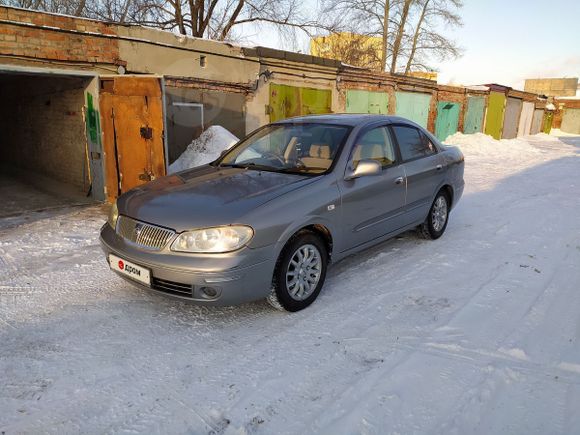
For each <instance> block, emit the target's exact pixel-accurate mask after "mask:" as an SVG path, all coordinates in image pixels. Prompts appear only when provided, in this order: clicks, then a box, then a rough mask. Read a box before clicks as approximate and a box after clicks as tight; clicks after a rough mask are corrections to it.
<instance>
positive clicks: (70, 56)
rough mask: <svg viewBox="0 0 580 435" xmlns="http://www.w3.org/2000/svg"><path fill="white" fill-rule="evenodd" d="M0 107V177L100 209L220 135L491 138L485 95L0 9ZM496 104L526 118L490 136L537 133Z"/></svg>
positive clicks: (538, 105) (517, 95) (289, 56)
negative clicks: (286, 128) (213, 133)
mask: <svg viewBox="0 0 580 435" xmlns="http://www.w3.org/2000/svg"><path fill="white" fill-rule="evenodd" d="M0 93H1V94H2V96H3V97H4V98H3V99H2V101H0V125H1V126H2V127H3V131H4V132H6V134H4V135H3V139H2V143H1V144H0V162H1V163H0V171H2V172H4V173H21V174H31V173H38V174H42V175H43V176H46V177H49V178H51V179H54V180H59V181H60V182H62V183H65V184H66V185H67V186H69V187H71V188H72V189H76V190H77V191H78V192H80V193H82V194H90V195H91V196H92V197H93V198H94V199H97V200H105V199H108V200H112V199H114V198H115V197H116V196H118V195H119V194H120V193H122V192H124V191H126V190H128V189H130V188H132V187H134V186H136V185H139V184H141V183H144V182H146V181H148V180H151V179H154V178H156V177H159V176H162V175H164V174H165V171H166V168H167V166H168V164H170V163H171V162H172V161H173V160H175V159H176V158H177V157H178V156H179V155H180V154H181V152H182V151H183V150H184V149H185V148H186V147H187V145H188V144H189V143H190V142H191V140H192V139H194V138H195V137H197V136H198V135H199V134H200V133H201V131H202V130H203V129H205V128H207V127H208V126H211V125H215V124H218V125H222V126H223V127H225V128H227V129H228V130H230V131H232V132H233V133H234V134H236V135H237V136H243V135H245V134H246V133H248V132H250V131H252V130H254V129H255V128H257V127H259V126H261V125H263V124H265V123H267V122H270V121H274V120H277V119H280V118H285V117H288V116H294V115H301V114H310V113H328V112H364V113H385V114H397V115H400V116H405V117H407V118H410V119H412V120H414V121H416V122H417V123H419V124H421V125H423V126H424V127H426V128H428V129H429V130H431V131H432V132H434V133H435V134H436V135H437V136H438V137H439V138H440V139H442V140H443V139H445V138H446V137H447V136H448V135H449V134H453V133H455V132H456V131H464V132H466V133H475V132H480V131H484V130H486V123H487V118H488V117H489V113H491V112H489V106H490V91H489V89H488V87H455V86H443V85H438V84H437V83H436V82H435V81H432V80H426V79H421V78H416V77H409V76H400V75H389V74H386V73H378V72H373V71H371V70H368V69H364V68H356V67H352V66H347V65H344V64H342V63H341V62H340V61H337V60H333V59H326V58H321V57H316V56H309V55H304V54H298V53H291V52H286V51H280V50H273V49H269V48H263V47H256V48H242V47H237V46H233V45H231V44H227V43H220V42H216V41H210V40H205V39H198V38H190V37H183V36H180V35H176V34H173V33H170V32H164V31H160V30H155V29H149V28H144V27H139V26H130V25H117V24H110V23H103V22H98V21H93V20H87V19H81V18H75V17H67V16H61V15H53V14H47V13H39V12H33V11H28V10H23V9H16V8H9V7H0ZM504 97H505V100H502V102H503V103H502V104H505V102H506V101H507V99H509V98H513V99H515V100H518V101H519V102H521V103H522V104H520V105H516V106H517V110H516V109H513V108H512V109H510V113H512V112H513V114H514V116H510V117H509V119H508V120H507V124H506V121H505V119H504V110H503V106H502V109H501V110H500V112H501V113H500V114H499V115H498V116H499V117H498V116H495V115H494V116H495V118H498V119H497V122H499V123H501V126H502V128H503V129H506V127H508V128H507V130H509V131H510V132H518V130H519V132H520V133H523V132H525V133H527V132H530V131H532V132H533V131H534V129H533V128H531V127H530V128H529V127H527V126H528V124H526V123H527V122H528V121H526V123H524V124H523V125H524V127H523V128H521V127H520V119H521V117H522V115H521V114H520V113H523V110H524V109H523V107H524V103H525V102H527V103H529V104H532V105H533V109H534V112H533V114H532V115H533V116H536V115H537V114H536V112H538V114H539V116H543V113H544V107H545V102H543V100H539V99H538V98H537V96H536V95H535V94H531V93H524V92H521V91H515V90H511V89H508V90H507V91H506V90H505V89H504ZM529 104H528V112H526V113H527V115H526V116H528V117H529V107H530V106H529ZM516 106H514V107H516ZM518 110H519V112H518ZM533 116H532V117H533ZM495 118H494V119H495ZM526 119H527V118H526ZM526 129H527V130H526ZM510 134H511V133H510ZM0 175H1V173H0Z"/></svg>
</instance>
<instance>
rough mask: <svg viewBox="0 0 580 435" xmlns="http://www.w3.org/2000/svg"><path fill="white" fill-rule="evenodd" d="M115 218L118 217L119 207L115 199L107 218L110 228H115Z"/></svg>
mask: <svg viewBox="0 0 580 435" xmlns="http://www.w3.org/2000/svg"><path fill="white" fill-rule="evenodd" d="M117 219H119V209H118V208H117V201H115V203H114V204H113V206H112V207H111V211H110V212H109V219H108V220H107V221H108V222H109V225H111V228H113V229H116V228H117Z"/></svg>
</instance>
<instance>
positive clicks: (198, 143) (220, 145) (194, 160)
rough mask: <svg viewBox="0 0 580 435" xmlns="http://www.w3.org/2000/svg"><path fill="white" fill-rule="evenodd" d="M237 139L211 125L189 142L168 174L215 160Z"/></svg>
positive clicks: (170, 166) (217, 126) (170, 167)
mask: <svg viewBox="0 0 580 435" xmlns="http://www.w3.org/2000/svg"><path fill="white" fill-rule="evenodd" d="M238 141H239V139H238V138H237V137H235V136H234V135H233V134H232V133H230V132H229V131H228V130H226V129H225V128H224V127H222V126H220V125H213V126H211V127H209V128H208V129H207V130H205V131H204V132H203V133H202V134H201V135H200V136H199V137H198V138H197V139H194V140H193V142H191V143H190V144H189V145H188V146H187V148H186V150H185V151H184V152H183V153H182V154H181V155H180V156H179V157H178V158H177V160H175V161H174V162H173V163H172V164H171V165H169V171H168V172H169V173H170V174H174V173H175V172H179V171H183V170H185V169H189V168H195V167H196V166H201V165H204V164H206V163H209V162H212V161H214V160H215V159H217V158H218V157H219V156H220V154H221V152H222V151H223V150H225V149H227V148H230V147H231V146H233V145H235V144H236V143H237V142H238Z"/></svg>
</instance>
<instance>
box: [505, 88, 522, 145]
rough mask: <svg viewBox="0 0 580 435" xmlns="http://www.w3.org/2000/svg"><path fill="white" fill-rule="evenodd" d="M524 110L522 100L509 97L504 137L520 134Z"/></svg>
mask: <svg viewBox="0 0 580 435" xmlns="http://www.w3.org/2000/svg"><path fill="white" fill-rule="evenodd" d="M521 112H522V100H520V99H519V98H513V97H508V99H507V102H506V106H505V116H504V119H503V130H502V133H501V137H502V139H513V138H515V137H516V136H517V134H518V124H519V120H520V113H521Z"/></svg>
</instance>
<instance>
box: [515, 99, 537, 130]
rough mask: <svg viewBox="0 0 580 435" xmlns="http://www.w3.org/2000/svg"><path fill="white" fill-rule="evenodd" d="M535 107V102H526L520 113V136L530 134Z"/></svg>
mask: <svg viewBox="0 0 580 435" xmlns="http://www.w3.org/2000/svg"><path fill="white" fill-rule="evenodd" d="M535 107H536V106H535V105H534V103H530V102H528V101H526V102H524V104H523V106H522V114H521V115H520V125H519V126H518V136H527V135H529V134H530V130H531V129H532V120H533V118H534V108H535Z"/></svg>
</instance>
